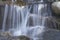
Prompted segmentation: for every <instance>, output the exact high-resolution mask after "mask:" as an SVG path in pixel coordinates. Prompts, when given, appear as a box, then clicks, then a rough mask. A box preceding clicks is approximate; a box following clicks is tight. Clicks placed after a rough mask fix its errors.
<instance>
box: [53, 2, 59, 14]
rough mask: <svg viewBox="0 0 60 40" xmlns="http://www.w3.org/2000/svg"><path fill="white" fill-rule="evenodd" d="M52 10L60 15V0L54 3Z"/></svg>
mask: <svg viewBox="0 0 60 40" xmlns="http://www.w3.org/2000/svg"><path fill="white" fill-rule="evenodd" d="M52 10H53V12H54V13H56V14H58V15H60V1H59V2H53V3H52Z"/></svg>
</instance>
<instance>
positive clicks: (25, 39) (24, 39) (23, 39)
mask: <svg viewBox="0 0 60 40" xmlns="http://www.w3.org/2000/svg"><path fill="white" fill-rule="evenodd" d="M19 39H20V40H30V38H29V37H27V36H24V35H21V36H19Z"/></svg>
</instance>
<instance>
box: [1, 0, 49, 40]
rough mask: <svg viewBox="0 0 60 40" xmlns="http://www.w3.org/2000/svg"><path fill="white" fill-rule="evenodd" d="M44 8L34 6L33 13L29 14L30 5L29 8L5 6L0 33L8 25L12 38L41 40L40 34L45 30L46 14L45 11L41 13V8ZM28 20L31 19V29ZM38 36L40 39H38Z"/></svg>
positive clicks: (40, 5)
mask: <svg viewBox="0 0 60 40" xmlns="http://www.w3.org/2000/svg"><path fill="white" fill-rule="evenodd" d="M41 2H43V0H41ZM45 6H46V5H44V4H34V5H33V7H34V8H33V13H31V12H30V11H31V9H32V5H30V7H29V5H28V6H27V5H26V6H17V5H10V7H9V6H8V5H7V4H6V5H5V13H4V18H3V25H2V27H3V29H2V31H5V29H6V25H8V26H7V27H8V28H7V30H8V31H12V34H13V36H20V35H25V36H29V37H31V38H33V40H38V39H40V40H43V38H42V35H43V34H42V32H44V29H45V26H44V24H45V19H46V18H47V17H48V16H47V17H46V15H47V14H48V13H47V12H46V11H43V13H42V8H44V7H45ZM43 10H45V9H43ZM29 18H31V19H32V22H31V24H33V26H32V27H31V26H30V22H29ZM31 19H30V20H31ZM7 21H8V22H7ZM6 22H7V23H6ZM27 24H28V26H27ZM39 34H40V37H41V38H38V35H39Z"/></svg>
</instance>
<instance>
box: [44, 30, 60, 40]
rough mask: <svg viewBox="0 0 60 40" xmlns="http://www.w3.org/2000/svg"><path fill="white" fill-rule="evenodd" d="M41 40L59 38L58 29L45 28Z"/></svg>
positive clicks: (55, 39)
mask: <svg viewBox="0 0 60 40" xmlns="http://www.w3.org/2000/svg"><path fill="white" fill-rule="evenodd" d="M43 40H60V31H59V30H56V29H47V31H46V32H45V33H44V36H43Z"/></svg>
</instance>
